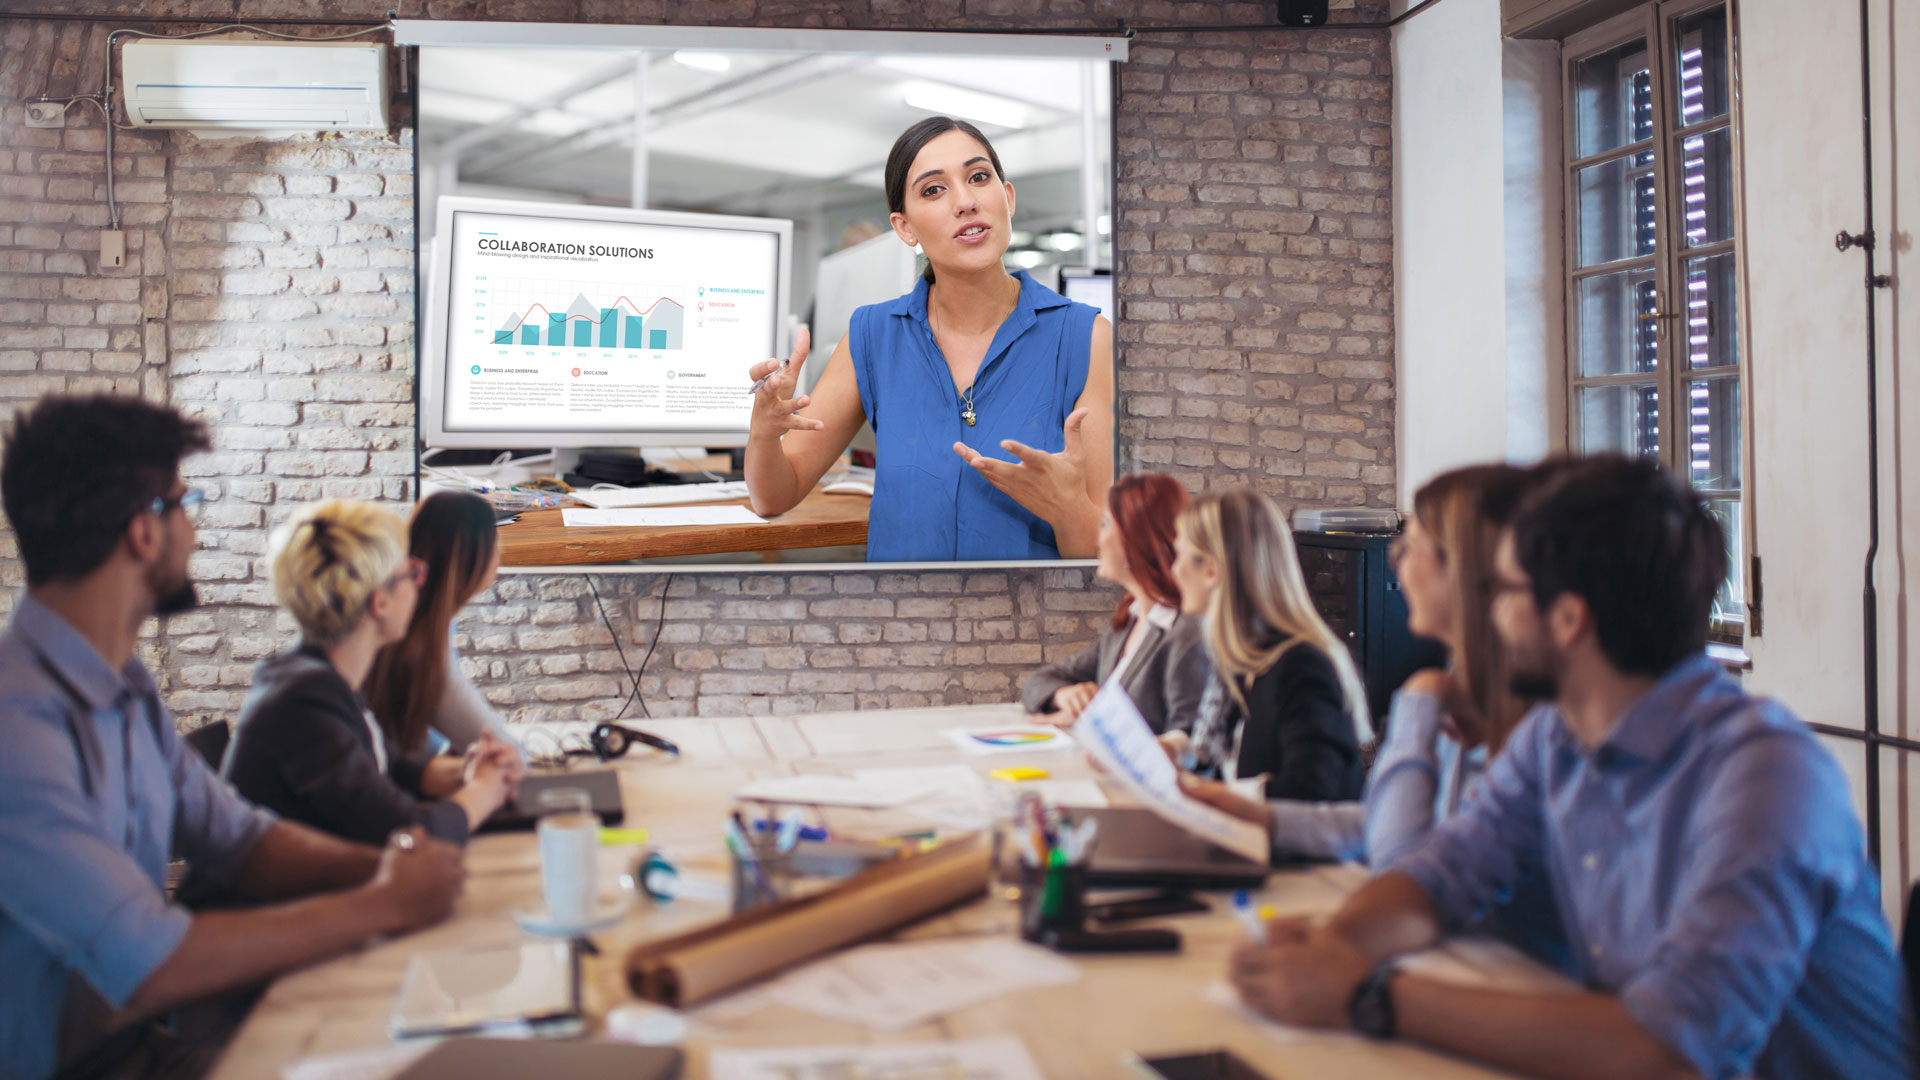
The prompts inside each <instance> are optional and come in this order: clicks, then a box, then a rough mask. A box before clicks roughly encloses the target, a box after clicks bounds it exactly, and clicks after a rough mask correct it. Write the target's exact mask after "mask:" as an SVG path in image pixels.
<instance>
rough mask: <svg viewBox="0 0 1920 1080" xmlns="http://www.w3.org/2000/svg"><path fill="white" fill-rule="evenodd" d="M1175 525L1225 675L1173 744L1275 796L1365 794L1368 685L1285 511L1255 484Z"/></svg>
mask: <svg viewBox="0 0 1920 1080" xmlns="http://www.w3.org/2000/svg"><path fill="white" fill-rule="evenodd" d="M1175 531H1176V536H1175V557H1174V564H1173V576H1174V579H1175V580H1176V581H1178V582H1179V584H1180V595H1181V598H1182V604H1183V607H1184V608H1185V610H1186V611H1187V613H1188V614H1191V615H1204V616H1205V617H1206V620H1207V630H1206V641H1207V651H1208V653H1209V654H1210V655H1211V656H1212V658H1213V666H1214V671H1215V672H1216V675H1217V677H1216V678H1215V679H1214V680H1213V683H1214V685H1213V692H1212V693H1210V694H1209V695H1208V697H1209V700H1208V701H1206V702H1204V703H1203V704H1202V705H1201V707H1200V710H1199V716H1198V717H1197V718H1196V720H1195V722H1194V726H1193V731H1192V735H1191V740H1190V742H1188V741H1187V740H1184V739H1182V738H1181V736H1180V734H1179V733H1175V734H1173V735H1172V736H1170V737H1169V742H1170V743H1171V744H1172V745H1171V746H1170V750H1171V752H1173V753H1174V754H1175V756H1176V757H1177V758H1184V759H1186V760H1184V761H1183V764H1188V765H1189V766H1191V767H1193V768H1197V769H1199V770H1202V771H1205V772H1211V773H1215V774H1217V775H1221V776H1224V777H1225V778H1227V779H1234V778H1236V777H1253V776H1261V775H1264V776H1265V777H1266V778H1267V779H1266V786H1265V791H1266V795H1267V797H1268V798H1270V799H1321V800H1326V799H1353V798H1358V797H1359V795H1360V785H1361V780H1362V778H1363V774H1364V766H1363V764H1362V762H1361V756H1360V746H1361V744H1362V743H1365V742H1368V741H1371V739H1372V738H1373V732H1372V728H1371V725H1370V724H1369V723H1368V721H1367V697H1366V692H1365V690H1364V689H1362V687H1361V684H1360V673H1359V671H1358V670H1356V669H1355V667H1354V664H1353V658H1352V657H1351V656H1349V655H1348V654H1347V649H1346V646H1345V645H1344V644H1343V643H1342V642H1341V641H1340V639H1339V638H1338V637H1336V636H1335V635H1334V632H1333V631H1332V629H1330V628H1329V627H1328V626H1327V624H1326V621H1325V620H1323V619H1322V618H1321V617H1320V614H1319V612H1317V611H1315V610H1314V607H1313V600H1312V598H1311V597H1310V596H1309V595H1308V594H1307V583H1306V578H1305V576H1304V575H1303V574H1302V573H1301V570H1300V559H1299V557H1298V556H1297V555H1296V554H1295V553H1294V547H1293V533H1292V531H1291V530H1290V529H1288V528H1287V522H1286V518H1285V517H1284V516H1282V515H1281V513H1280V508H1279V507H1278V506H1276V505H1274V503H1273V501H1272V500H1270V499H1268V498H1267V497H1266V496H1264V495H1261V494H1259V493H1258V492H1255V491H1251V490H1247V489H1245V488H1242V489H1238V490H1232V491H1222V492H1211V493H1208V494H1206V495H1202V496H1201V497H1199V498H1197V499H1195V500H1194V501H1193V505H1191V506H1189V507H1187V509H1186V510H1185V511H1184V512H1182V513H1181V515H1180V517H1179V521H1178V523H1177V525H1176V527H1175Z"/></svg>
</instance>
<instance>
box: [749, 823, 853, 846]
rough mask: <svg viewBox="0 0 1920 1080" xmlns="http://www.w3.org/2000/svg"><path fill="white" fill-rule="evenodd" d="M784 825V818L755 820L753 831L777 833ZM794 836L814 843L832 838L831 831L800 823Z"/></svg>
mask: <svg viewBox="0 0 1920 1080" xmlns="http://www.w3.org/2000/svg"><path fill="white" fill-rule="evenodd" d="M785 827H786V822H785V820H781V821H756V822H754V823H753V831H754V832H762V833H763V832H776V833H777V832H778V831H779V830H781V829H784V828H785ZM796 836H797V838H798V839H800V840H807V841H811V842H813V843H816V844H818V843H822V842H824V841H827V840H831V839H833V834H832V833H830V832H828V831H827V830H826V829H823V828H821V827H820V826H818V825H801V826H799V831H798V833H797V834H796ZM789 846H791V845H789Z"/></svg>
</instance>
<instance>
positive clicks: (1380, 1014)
mask: <svg viewBox="0 0 1920 1080" xmlns="http://www.w3.org/2000/svg"><path fill="white" fill-rule="evenodd" d="M1398 974H1400V969H1399V968H1397V967H1395V966H1393V965H1392V964H1382V965H1380V966H1379V967H1377V968H1374V969H1373V974H1371V975H1368V976H1367V977H1366V978H1364V979H1362V980H1360V985H1359V986H1357V987H1355V988H1354V990H1353V997H1351V998H1349V999H1347V1020H1348V1021H1349V1022H1351V1023H1352V1024H1353V1030H1355V1031H1358V1032H1359V1033H1360V1034H1362V1035H1365V1036H1367V1037H1368V1038H1371V1039H1391V1038H1393V993H1392V984H1393V977H1394V976H1395V975H1398Z"/></svg>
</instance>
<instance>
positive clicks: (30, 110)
mask: <svg viewBox="0 0 1920 1080" xmlns="http://www.w3.org/2000/svg"><path fill="white" fill-rule="evenodd" d="M27 126H28V127H30V128H63V127H66V126H67V110H66V107H65V106H63V105H61V104H60V103H59V102H57V101H29V102H27Z"/></svg>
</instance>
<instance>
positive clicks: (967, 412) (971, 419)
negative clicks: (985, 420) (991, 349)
mask: <svg viewBox="0 0 1920 1080" xmlns="http://www.w3.org/2000/svg"><path fill="white" fill-rule="evenodd" d="M1013 306H1014V308H1015V309H1016V310H1017V309H1018V308H1019V306H1020V297H1019V293H1017V292H1016V293H1015V294H1014V301H1013ZM1011 314H1012V312H1011V311H1009V312H1007V313H1006V314H1003V315H1001V316H1000V321H1001V322H1005V321H1006V320H1007V316H1008V315H1011ZM996 325H998V324H996ZM927 331H928V333H930V334H932V335H933V338H934V341H933V347H934V348H935V349H936V350H938V349H939V348H940V328H939V327H937V326H935V325H934V324H933V305H932V304H931V303H929V304H928V305H927ZM942 355H944V352H943V353H942ZM983 360H984V358H983ZM974 374H975V376H976V377H977V376H978V375H979V372H978V371H977V370H976V371H975V372H974ZM960 397H961V403H962V406H963V407H962V408H961V410H960V419H962V420H965V421H966V422H967V426H968V427H973V426H974V424H975V423H976V422H977V421H978V420H979V419H980V414H979V413H976V412H974V411H973V387H972V386H971V385H969V386H968V387H967V388H966V389H965V390H962V391H960Z"/></svg>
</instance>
